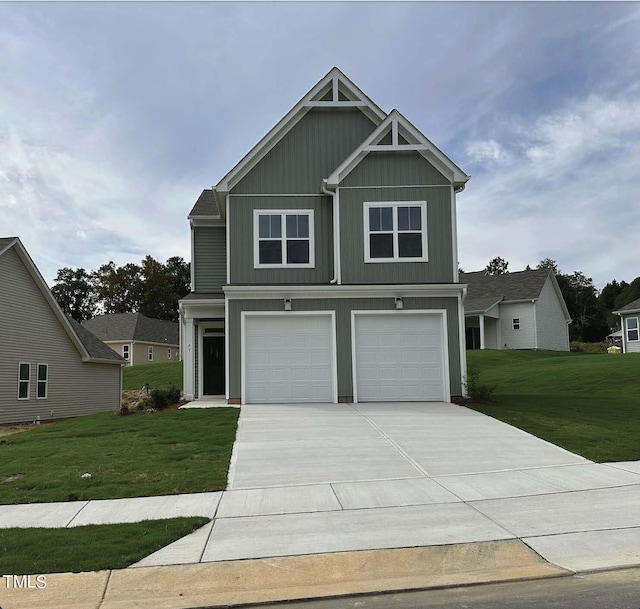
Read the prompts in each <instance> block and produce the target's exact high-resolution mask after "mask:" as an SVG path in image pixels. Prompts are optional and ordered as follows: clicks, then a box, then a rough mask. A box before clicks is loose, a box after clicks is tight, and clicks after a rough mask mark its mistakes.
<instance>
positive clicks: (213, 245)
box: [191, 226, 227, 294]
mask: <svg viewBox="0 0 640 609" xmlns="http://www.w3.org/2000/svg"><path fill="white" fill-rule="evenodd" d="M226 239H227V238H226V230H225V227H224V226H194V227H193V265H194V269H193V271H194V272H193V277H194V284H195V285H194V286H193V287H192V290H191V291H192V292H203V293H210V294H222V286H223V285H225V284H226V283H227V248H226Z"/></svg>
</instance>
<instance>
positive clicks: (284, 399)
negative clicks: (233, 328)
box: [242, 313, 337, 404]
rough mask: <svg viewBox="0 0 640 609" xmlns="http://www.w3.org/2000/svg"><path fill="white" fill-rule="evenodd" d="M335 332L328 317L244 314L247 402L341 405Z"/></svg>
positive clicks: (244, 398) (244, 381)
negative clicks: (338, 393) (339, 400)
mask: <svg viewBox="0 0 640 609" xmlns="http://www.w3.org/2000/svg"><path fill="white" fill-rule="evenodd" d="M334 328H335V321H334V317H333V316H332V315H328V314H318V315H314V314H312V315H309V314H301V315H297V314H292V313H287V314H285V315H263V314H258V315H250V314H243V328H242V349H243V356H242V362H243V364H242V365H243V370H242V373H243V396H242V398H243V402H245V403H267V404H268V403H272V404H273V403H276V404H277V403H292V402H293V403H298V402H335V401H337V380H336V364H335V349H336V347H335V329H334Z"/></svg>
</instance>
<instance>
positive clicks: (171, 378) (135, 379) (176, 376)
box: [122, 362, 183, 391]
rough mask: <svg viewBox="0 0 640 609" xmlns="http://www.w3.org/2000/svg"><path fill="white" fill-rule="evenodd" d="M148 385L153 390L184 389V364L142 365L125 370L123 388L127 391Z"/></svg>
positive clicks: (128, 367)
mask: <svg viewBox="0 0 640 609" xmlns="http://www.w3.org/2000/svg"><path fill="white" fill-rule="evenodd" d="M146 384H149V387H150V388H151V389H166V388H167V387H168V386H169V385H175V386H176V387H179V388H180V389H182V388H183V385H182V362H162V363H161V364H142V365H141V366H127V367H126V368H124V370H123V372H122V388H123V389H124V390H125V391H127V390H130V389H142V387H144V386H145V385H146Z"/></svg>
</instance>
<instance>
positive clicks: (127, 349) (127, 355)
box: [122, 345, 129, 361]
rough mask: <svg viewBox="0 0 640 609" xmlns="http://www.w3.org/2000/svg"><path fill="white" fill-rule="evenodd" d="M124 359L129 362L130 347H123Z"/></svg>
mask: <svg viewBox="0 0 640 609" xmlns="http://www.w3.org/2000/svg"><path fill="white" fill-rule="evenodd" d="M122 357H123V358H124V359H125V360H127V361H129V345H122Z"/></svg>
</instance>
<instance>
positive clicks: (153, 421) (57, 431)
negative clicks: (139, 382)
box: [0, 408, 239, 503]
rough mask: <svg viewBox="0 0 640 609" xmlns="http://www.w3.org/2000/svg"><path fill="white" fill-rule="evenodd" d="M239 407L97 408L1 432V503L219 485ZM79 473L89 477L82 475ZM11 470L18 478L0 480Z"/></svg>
mask: <svg viewBox="0 0 640 609" xmlns="http://www.w3.org/2000/svg"><path fill="white" fill-rule="evenodd" d="M238 413H239V410H238V409H237V408H211V409H204V410H199V409H194V410H170V411H160V412H155V413H151V414H135V415H129V416H116V415H115V414H112V413H99V414H94V415H89V416H84V417H78V418H75V419H68V420H65V421H58V422H57V423H53V424H51V425H47V426H43V427H41V428H38V429H34V430H31V431H26V432H22V433H17V434H13V435H10V436H2V437H0V503H32V502H47V501H71V500H78V499H116V498H120V497H141V496H147V495H170V494H174V493H196V492H205V491H215V490H222V489H224V488H225V487H226V478H227V471H228V468H229V461H230V458H231V449H232V447H233V442H234V439H235V433H236V426H237V420H238ZM85 472H87V473H90V474H91V478H89V479H83V478H81V476H82V474H84V473H85ZM14 474H23V477H21V478H19V479H16V480H13V481H11V482H4V480H5V479H6V478H7V477H9V476H12V475H14Z"/></svg>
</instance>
